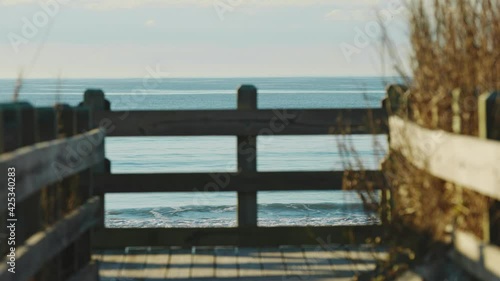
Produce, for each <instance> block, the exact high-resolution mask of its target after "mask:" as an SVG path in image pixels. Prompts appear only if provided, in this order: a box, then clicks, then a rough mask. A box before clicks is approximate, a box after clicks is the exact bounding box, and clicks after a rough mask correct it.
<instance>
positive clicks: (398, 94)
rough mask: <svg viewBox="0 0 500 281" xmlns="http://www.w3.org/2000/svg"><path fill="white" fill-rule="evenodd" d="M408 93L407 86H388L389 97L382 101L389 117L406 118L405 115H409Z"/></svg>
mask: <svg viewBox="0 0 500 281" xmlns="http://www.w3.org/2000/svg"><path fill="white" fill-rule="evenodd" d="M407 91H408V87H407V86H405V85H400V84H393V85H389V86H387V88H386V93H387V96H386V97H385V98H384V99H383V100H382V107H383V108H385V110H386V111H387V114H388V115H389V116H390V115H399V116H401V117H406V116H404V114H407V113H408V109H409V108H408V95H407V94H406V92H407Z"/></svg>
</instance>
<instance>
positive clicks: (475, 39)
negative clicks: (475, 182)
mask: <svg viewBox="0 0 500 281" xmlns="http://www.w3.org/2000/svg"><path fill="white" fill-rule="evenodd" d="M409 11H410V17H409V24H410V40H411V47H412V58H411V64H412V72H413V73H412V75H411V76H412V77H413V81H412V83H411V85H410V91H409V96H408V107H409V108H408V118H409V119H410V120H412V121H414V122H416V123H417V124H419V125H421V126H423V127H427V128H431V129H442V130H445V131H450V132H455V133H460V134H466V135H477V134H478V119H477V108H478V106H477V104H478V103H477V101H478V96H479V95H480V94H482V93H484V92H489V91H493V90H495V89H500V61H499V60H500V48H498V46H499V45H500V1H497V0H475V1H472V0H432V1H425V0H418V1H411V2H410V4H409ZM391 157H392V158H393V159H391V162H392V164H391V165H392V169H393V170H392V173H391V176H392V179H391V181H395V182H396V183H395V184H394V183H393V186H397V187H398V189H397V190H395V197H396V201H398V203H399V204H398V207H397V209H396V212H397V215H398V216H399V217H400V218H402V219H403V220H404V221H405V222H409V223H410V224H411V225H414V226H417V227H419V228H420V229H422V230H425V231H428V232H430V233H432V234H433V235H434V236H435V238H437V239H444V238H445V237H446V232H447V228H448V227H449V226H452V225H453V226H458V227H462V228H466V229H468V230H469V231H472V232H474V233H476V234H477V235H479V236H482V235H483V233H482V231H483V229H482V221H483V220H484V219H485V218H484V217H483V215H484V211H485V210H486V208H487V206H488V201H487V199H486V198H484V197H483V196H480V195H478V194H475V193H473V192H469V191H466V190H462V188H460V187H459V186H454V185H453V184H451V183H447V182H444V181H441V180H438V179H435V178H433V177H430V176H428V175H426V174H424V173H422V172H420V171H418V170H417V169H415V168H414V167H411V166H409V165H408V164H407V163H405V160H404V159H403V158H402V157H398V156H397V155H392V156H391Z"/></svg>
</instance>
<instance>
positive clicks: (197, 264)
mask: <svg viewBox="0 0 500 281" xmlns="http://www.w3.org/2000/svg"><path fill="white" fill-rule="evenodd" d="M214 254H215V253H214V249H213V248H212V247H210V248H204V247H193V252H192V255H193V257H192V260H193V262H192V265H191V274H190V277H191V278H214V277H215V259H214V256H215V255H214Z"/></svg>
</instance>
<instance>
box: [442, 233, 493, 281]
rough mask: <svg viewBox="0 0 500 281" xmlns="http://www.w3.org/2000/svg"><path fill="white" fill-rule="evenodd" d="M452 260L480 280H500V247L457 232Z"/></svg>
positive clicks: (471, 235)
mask: <svg viewBox="0 0 500 281" xmlns="http://www.w3.org/2000/svg"><path fill="white" fill-rule="evenodd" d="M453 240H454V241H453V244H454V249H455V251H454V252H453V253H452V258H453V259H454V260H455V261H456V262H457V263H459V264H460V265H461V266H462V267H463V268H464V269H465V270H467V271H468V272H469V273H470V274H472V275H473V276H475V277H476V278H479V279H480V280H492V281H493V280H497V281H498V280H500V267H499V265H500V247H498V246H494V245H491V244H486V243H484V242H482V241H481V240H480V239H479V238H477V237H476V236H474V235H473V234H470V233H467V232H463V231H460V230H457V231H455V233H454V239H453Z"/></svg>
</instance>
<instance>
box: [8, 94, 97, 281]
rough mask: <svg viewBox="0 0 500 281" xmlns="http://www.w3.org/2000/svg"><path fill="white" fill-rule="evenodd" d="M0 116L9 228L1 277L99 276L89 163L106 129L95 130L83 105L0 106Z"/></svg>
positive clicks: (10, 278) (65, 277) (59, 277)
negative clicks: (92, 259)
mask: <svg viewBox="0 0 500 281" xmlns="http://www.w3.org/2000/svg"><path fill="white" fill-rule="evenodd" d="M0 117H1V118H0V139H1V140H2V142H1V143H0V150H1V151H2V152H3V154H2V155H1V156H0V169H1V171H2V173H0V179H1V182H2V183H4V186H3V187H2V189H1V190H0V200H1V202H2V206H5V209H4V208H2V212H1V217H2V221H3V222H6V223H7V226H9V227H8V228H7V234H6V235H5V237H1V240H2V243H1V248H0V250H1V253H2V255H3V256H4V257H5V258H3V259H2V262H1V263H0V280H2V281H3V280H31V278H36V280H66V279H68V278H69V277H70V276H74V277H75V278H76V280H78V276H80V275H82V276H83V275H84V276H88V274H90V275H92V276H94V277H95V278H97V270H96V267H95V266H94V265H93V264H91V263H90V256H91V249H90V245H91V244H90V242H91V241H90V230H91V229H92V228H93V227H94V226H96V225H98V224H99V223H100V222H101V221H102V220H103V218H102V216H101V210H100V209H101V204H100V199H99V198H98V197H94V196H92V193H93V182H92V169H93V167H94V166H95V165H96V164H98V163H100V162H102V161H103V160H104V137H105V132H104V130H102V129H92V127H91V120H90V117H91V114H90V110H89V109H88V108H85V107H77V108H71V107H69V106H65V105H57V106H56V107H54V108H33V107H32V106H31V105H30V104H27V103H10V104H1V105H0ZM4 202H6V204H5V205H4ZM7 202H8V203H7ZM4 229H5V228H4ZM4 238H5V240H7V241H5V240H4ZM95 278H94V279H95ZM81 280H84V279H81ZM85 280H86V279H85Z"/></svg>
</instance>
